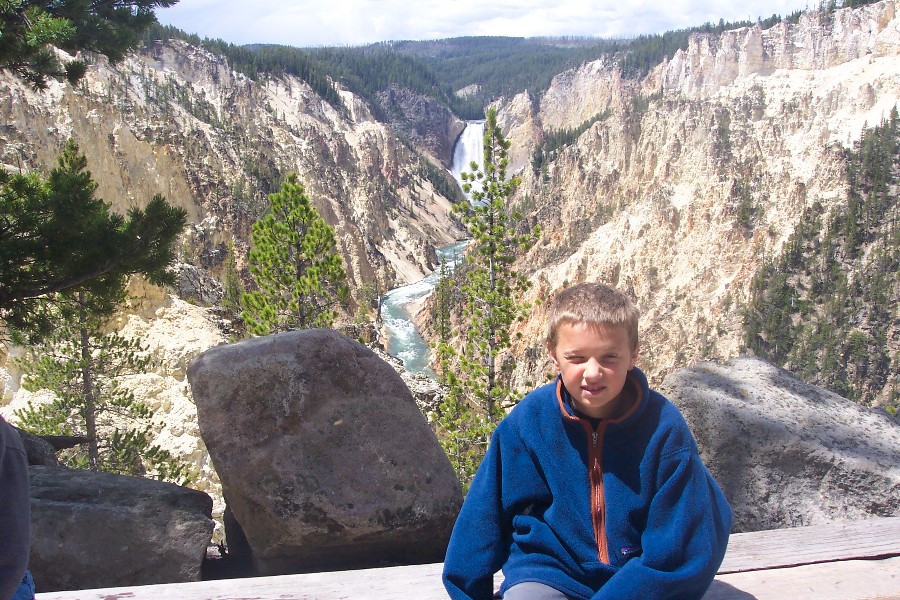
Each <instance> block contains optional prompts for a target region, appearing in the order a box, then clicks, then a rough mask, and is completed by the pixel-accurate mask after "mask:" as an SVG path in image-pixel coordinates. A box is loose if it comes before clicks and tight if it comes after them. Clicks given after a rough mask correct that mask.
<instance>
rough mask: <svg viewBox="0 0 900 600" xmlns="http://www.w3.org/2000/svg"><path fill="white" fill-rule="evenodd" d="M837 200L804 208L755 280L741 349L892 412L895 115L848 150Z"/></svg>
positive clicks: (898, 145)
mask: <svg viewBox="0 0 900 600" xmlns="http://www.w3.org/2000/svg"><path fill="white" fill-rule="evenodd" d="M847 180H848V193H847V201H846V203H841V205H840V206H838V207H836V208H835V209H833V210H831V211H830V212H827V213H826V211H825V210H824V208H823V207H822V206H821V205H820V204H818V203H816V204H814V205H813V206H812V207H810V208H809V209H807V211H806V213H805V214H804V216H803V218H802V219H801V220H800V222H799V225H798V226H797V229H796V230H795V231H794V233H793V234H792V235H791V237H790V238H789V239H788V241H787V242H786V243H785V246H784V248H783V250H782V252H781V254H780V255H779V256H776V257H774V258H772V259H771V260H769V261H768V262H767V263H766V264H765V265H764V266H763V267H762V268H761V269H760V271H759V272H758V273H757V275H756V277H755V278H754V281H753V284H752V287H751V300H750V303H749V305H748V306H747V307H746V311H745V325H744V332H745V335H746V341H747V344H748V346H749V347H750V348H751V349H752V350H753V351H754V352H756V353H757V354H758V355H760V356H762V357H764V358H766V359H767V360H770V361H772V362H774V363H776V364H778V365H781V366H784V367H786V368H787V369H789V370H791V371H793V372H794V373H795V374H796V375H798V376H799V377H800V378H802V379H803V380H804V381H808V382H810V383H815V384H817V385H821V386H823V387H826V388H828V389H830V390H832V391H834V392H837V393H838V394H841V395H842V396H845V397H847V398H850V399H852V400H856V401H858V402H861V403H864V404H873V403H875V402H878V401H880V402H881V403H882V404H884V406H885V407H886V408H887V410H888V411H889V412H891V413H894V414H897V410H898V407H900V389H898V387H897V382H898V380H900V355H898V351H897V347H896V341H893V346H892V341H891V336H892V335H893V334H892V332H895V330H896V323H897V319H898V313H897V311H898V306H900V296H898V294H900V227H898V220H900V202H898V186H900V116H898V113H897V109H896V107H895V108H894V110H893V111H892V113H891V115H890V117H889V118H888V119H887V120H885V121H884V122H882V123H881V124H880V125H878V126H877V127H874V128H871V129H866V130H865V131H863V134H862V136H861V138H860V141H859V143H858V144H857V145H856V146H855V147H854V148H853V149H852V150H848V151H847Z"/></svg>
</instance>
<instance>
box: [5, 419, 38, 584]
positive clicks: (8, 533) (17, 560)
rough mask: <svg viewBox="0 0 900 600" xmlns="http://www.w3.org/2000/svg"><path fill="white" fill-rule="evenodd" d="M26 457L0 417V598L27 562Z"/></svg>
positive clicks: (27, 503) (29, 512) (17, 581)
mask: <svg viewBox="0 0 900 600" xmlns="http://www.w3.org/2000/svg"><path fill="white" fill-rule="evenodd" d="M28 486H29V484H28V460H27V459H26V457H25V448H24V447H23V445H22V440H21V438H19V434H18V433H17V432H16V430H15V429H13V428H12V426H11V425H8V424H7V423H6V421H4V420H3V419H2V418H0V532H2V533H0V536H2V539H0V598H3V599H4V600H5V599H6V598H11V597H12V595H13V593H14V592H15V591H16V588H18V587H19V582H20V581H21V580H22V576H23V575H24V574H25V568H26V567H27V566H28V551H29V547H30V543H31V510H30V498H31V495H30V491H29V487H28Z"/></svg>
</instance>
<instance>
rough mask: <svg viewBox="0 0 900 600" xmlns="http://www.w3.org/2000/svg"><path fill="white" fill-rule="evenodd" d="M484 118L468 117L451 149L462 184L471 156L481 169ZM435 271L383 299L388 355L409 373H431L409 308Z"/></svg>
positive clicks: (459, 246)
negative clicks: (462, 174) (399, 362)
mask: <svg viewBox="0 0 900 600" xmlns="http://www.w3.org/2000/svg"><path fill="white" fill-rule="evenodd" d="M483 138H484V121H469V122H468V123H466V128H465V130H463V132H462V133H461V134H460V136H459V139H457V141H456V145H455V146H454V149H453V163H452V165H451V167H450V172H451V173H452V174H453V177H454V179H456V181H457V183H458V184H459V185H460V187H462V178H461V173H462V172H463V171H471V167H470V164H471V162H472V161H473V160H474V161H475V162H476V163H477V164H478V165H479V168H481V169H483V168H484V167H483V165H484V153H483V146H482V144H483V141H482V140H483ZM467 243H468V242H467V241H461V242H456V243H455V244H450V245H448V246H444V247H442V248H438V249H437V255H438V263H440V259H441V257H444V258H445V259H446V262H447V265H448V266H450V267H451V268H452V266H453V265H455V264H456V262H457V261H458V260H460V259H461V258H462V250H463V248H465V246H466V244H467ZM437 281H438V273H437V271H435V272H433V273H431V274H430V275H428V276H427V277H425V278H423V279H420V280H419V281H417V282H415V283H411V284H409V285H405V286H403V287H399V288H395V289H393V290H391V291H390V292H388V293H387V294H385V296H384V298H383V299H382V305H381V316H382V318H383V319H384V326H385V332H386V338H387V339H386V343H385V348H386V350H387V352H388V354H390V355H391V356H395V357H397V358H399V359H400V360H401V361H403V366H404V368H405V369H406V370H407V371H410V372H411V373H421V374H424V375H428V376H429V377H434V372H433V371H432V370H431V366H429V364H428V363H429V357H430V350H429V348H428V344H427V343H425V340H424V339H422V336H421V335H420V334H419V330H418V328H416V325H415V323H413V321H412V315H411V314H410V310H411V309H413V308H415V307H417V306H418V304H419V303H420V302H421V301H422V300H424V299H425V298H426V297H427V296H428V295H429V294H430V293H431V291H432V290H433V289H434V287H435V285H437Z"/></svg>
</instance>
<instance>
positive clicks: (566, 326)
mask: <svg viewBox="0 0 900 600" xmlns="http://www.w3.org/2000/svg"><path fill="white" fill-rule="evenodd" d="M547 351H548V352H550V357H551V358H552V359H553V364H555V365H556V368H557V369H559V373H560V375H561V376H562V380H563V385H565V386H566V389H567V390H568V391H569V394H571V395H572V401H573V402H574V403H575V408H577V409H578V410H579V411H580V412H582V413H583V414H585V415H588V416H590V417H596V418H603V419H606V418H610V417H616V416H618V413H619V412H620V410H621V409H622V404H623V402H624V400H623V399H621V398H619V394H620V392H621V391H622V388H623V387H624V386H625V379H626V377H627V376H628V371H629V370H630V369H631V368H633V367H634V363H635V361H637V357H638V350H637V349H634V350H632V349H631V343H630V342H629V339H628V330H627V329H626V328H625V326H624V325H588V324H586V323H563V324H562V325H560V327H559V330H558V334H557V338H556V347H555V348H552V347H550V345H549V344H548V346H547Z"/></svg>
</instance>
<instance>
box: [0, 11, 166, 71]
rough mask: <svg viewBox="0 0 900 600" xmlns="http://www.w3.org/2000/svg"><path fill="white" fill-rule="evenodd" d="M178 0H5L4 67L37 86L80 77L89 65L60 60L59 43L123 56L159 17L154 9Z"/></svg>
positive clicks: (1, 23) (0, 53)
mask: <svg viewBox="0 0 900 600" xmlns="http://www.w3.org/2000/svg"><path fill="white" fill-rule="evenodd" d="M177 2H178V0H98V1H96V2H84V1H83V0H55V1H54V2H48V1H46V0H8V1H5V2H0V32H2V35H0V69H8V70H9V71H11V72H12V73H14V74H16V75H17V76H18V77H20V78H21V79H22V80H23V81H25V82H27V83H29V84H30V85H31V86H32V87H34V88H35V89H44V88H46V87H47V80H48V79H53V78H62V77H65V78H67V79H68V80H69V81H71V82H73V83H74V82H76V81H78V80H79V79H81V78H82V77H83V76H84V73H85V64H84V63H83V62H82V61H80V60H72V61H68V62H66V64H64V65H63V64H61V63H60V62H59V59H57V57H56V54H55V53H54V52H53V46H57V47H59V48H62V49H63V50H66V51H68V52H70V53H75V52H78V51H80V50H87V51H90V52H99V53H100V54H105V55H106V56H108V57H109V59H110V60H111V61H112V62H117V61H119V60H121V59H122V58H123V57H124V56H125V55H126V54H127V53H128V52H129V51H130V50H131V49H132V48H134V47H136V46H137V45H138V44H140V42H141V35H142V33H143V31H144V30H145V29H146V28H147V27H149V26H150V25H151V24H153V23H155V22H156V15H154V14H153V10H154V9H155V8H157V7H167V6H173V5H174V4H176V3H177Z"/></svg>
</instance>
